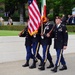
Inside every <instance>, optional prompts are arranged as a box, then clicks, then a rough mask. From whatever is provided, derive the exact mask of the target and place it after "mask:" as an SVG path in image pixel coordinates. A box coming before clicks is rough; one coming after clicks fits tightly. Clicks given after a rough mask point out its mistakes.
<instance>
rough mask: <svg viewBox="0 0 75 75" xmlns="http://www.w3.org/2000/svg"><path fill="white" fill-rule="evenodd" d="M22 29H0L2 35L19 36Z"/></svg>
mask: <svg viewBox="0 0 75 75" xmlns="http://www.w3.org/2000/svg"><path fill="white" fill-rule="evenodd" d="M19 32H20V31H10V30H0V36H18V34H19Z"/></svg>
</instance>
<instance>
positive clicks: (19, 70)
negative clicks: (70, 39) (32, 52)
mask: <svg viewBox="0 0 75 75" xmlns="http://www.w3.org/2000/svg"><path fill="white" fill-rule="evenodd" d="M64 56H65V59H66V61H67V65H68V70H65V71H59V70H58V72H57V73H53V72H51V71H50V70H51V69H47V68H46V69H45V71H39V70H38V65H39V62H38V63H37V68H36V69H29V67H27V68H23V67H22V64H24V63H25V61H24V60H23V61H17V62H9V63H1V64H0V75H75V53H74V54H66V55H64ZM53 61H54V62H55V56H53ZM31 63H32V60H30V65H31ZM48 65H49V63H48V62H47V63H46V67H47V66H48Z"/></svg>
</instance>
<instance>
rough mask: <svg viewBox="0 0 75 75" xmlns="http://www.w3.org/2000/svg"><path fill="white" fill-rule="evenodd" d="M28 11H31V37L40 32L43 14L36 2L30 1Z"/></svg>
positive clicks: (29, 24) (29, 22)
mask: <svg viewBox="0 0 75 75" xmlns="http://www.w3.org/2000/svg"><path fill="white" fill-rule="evenodd" d="M28 4H29V5H28V11H29V21H28V32H29V34H30V35H34V34H36V33H37V32H38V28H39V26H40V22H41V14H40V11H39V8H38V5H37V2H36V0H28Z"/></svg>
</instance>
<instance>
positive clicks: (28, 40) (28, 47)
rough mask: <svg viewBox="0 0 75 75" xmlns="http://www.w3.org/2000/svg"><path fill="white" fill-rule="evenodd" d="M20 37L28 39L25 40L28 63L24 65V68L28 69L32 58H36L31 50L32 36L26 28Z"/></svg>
mask: <svg viewBox="0 0 75 75" xmlns="http://www.w3.org/2000/svg"><path fill="white" fill-rule="evenodd" d="M19 36H20V37H26V38H25V47H26V52H27V55H26V63H25V64H24V65H22V66H23V67H28V66H29V60H30V58H32V59H33V58H34V56H33V54H32V51H31V48H32V36H30V35H29V33H28V27H26V28H25V29H23V30H22V31H21V32H20V34H19Z"/></svg>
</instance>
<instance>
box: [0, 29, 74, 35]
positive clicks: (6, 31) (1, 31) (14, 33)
mask: <svg viewBox="0 0 75 75" xmlns="http://www.w3.org/2000/svg"><path fill="white" fill-rule="evenodd" d="M19 33H20V31H10V30H0V36H18V34H19ZM69 34H70V35H75V32H69Z"/></svg>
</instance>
